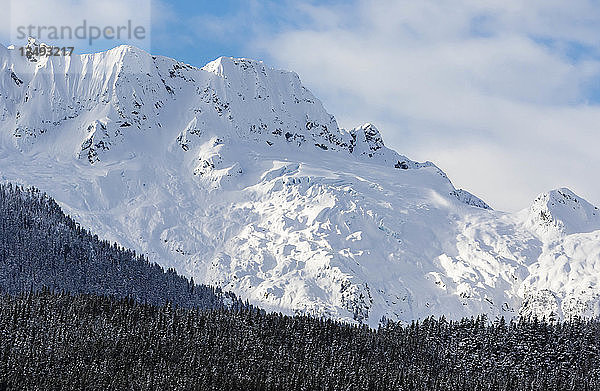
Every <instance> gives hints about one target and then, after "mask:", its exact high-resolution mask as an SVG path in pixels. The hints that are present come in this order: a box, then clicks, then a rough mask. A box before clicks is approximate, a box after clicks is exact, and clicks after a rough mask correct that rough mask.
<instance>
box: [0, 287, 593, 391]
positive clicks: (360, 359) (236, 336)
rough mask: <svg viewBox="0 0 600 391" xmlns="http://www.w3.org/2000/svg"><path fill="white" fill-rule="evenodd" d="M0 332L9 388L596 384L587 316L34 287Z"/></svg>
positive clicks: (9, 308)
mask: <svg viewBox="0 0 600 391" xmlns="http://www.w3.org/2000/svg"><path fill="white" fill-rule="evenodd" d="M0 335H2V338H0V382H1V384H2V387H4V388H10V389H30V390H33V389H41V390H50V389H97V390H106V389H147V390H152V389H157V390H166V389H182V390H183V389H186V390H190V389H197V390H407V391H408V390H410V391H418V390H435V391H443V390H456V391H459V390H460V391H466V390H507V391H508V390H510V391H515V390H540V391H550V390H556V391H559V390H560V391H565V390H598V389H600V365H599V363H600V362H599V349H600V323H599V322H597V321H581V320H573V321H571V322H568V323H558V324H546V323H539V322H533V323H526V322H523V323H519V324H517V323H509V324H505V323H503V322H501V321H499V322H494V323H493V324H490V323H488V322H486V320H485V319H484V318H478V319H465V320H462V321H460V322H448V321H445V320H444V319H439V320H435V319H433V318H430V319H427V320H425V321H423V322H421V323H413V324H412V325H410V326H406V327H403V326H401V325H398V324H393V323H390V324H388V326H386V327H384V328H380V329H379V330H373V329H370V328H367V327H360V328H359V327H357V326H351V325H348V324H340V323H336V322H333V321H330V320H318V319H314V318H307V317H287V316H282V315H278V314H265V313H263V312H258V311H254V310H241V311H231V310H225V309H221V310H211V311H198V310H189V309H187V310H186V309H180V308H174V307H173V306H170V305H167V306H162V307H156V306H150V305H142V304H140V303H138V302H135V301H133V300H117V299H114V298H108V297H98V296H92V295H80V296H71V295H66V294H51V293H49V292H40V293H36V294H29V293H28V294H25V295H21V296H18V297H11V296H5V297H4V298H3V299H2V300H1V301H0ZM2 387H0V388H2Z"/></svg>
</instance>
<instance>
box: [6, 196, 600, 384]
mask: <svg viewBox="0 0 600 391" xmlns="http://www.w3.org/2000/svg"><path fill="white" fill-rule="evenodd" d="M0 289H2V290H3V291H4V292H5V294H4V295H1V296H0V390H3V389H19V390H21V389H28V390H29V389H30V390H36V389H37V390H51V389H61V390H62V389H75V390H81V389H86V390H87V389H89V390H108V389H118V390H123V389H125V390H127V389H135V390H138V389H143V390H146V389H149V390H152V389H156V390H165V389H182V390H188V389H197V390H345V391H350V390H407V391H408V390H410V391H413V390H414V391H429V390H436V391H438V390H439V391H444V390H449V391H450V390H452V391H469V390H473V391H474V390H489V391H500V390H507V391H508V390H511V391H512V390H528V391H533V390H540V391H546V390H548V391H559V390H560V391H563V390H564V391H570V390H586V391H587V390H600V356H599V355H600V322H598V321H583V320H578V319H575V320H572V321H570V322H566V323H552V324H548V323H545V322H537V321H533V322H521V323H513V322H511V323H509V324H506V323H505V322H504V320H499V321H496V322H494V323H490V322H488V321H487V320H486V319H485V318H484V317H480V318H477V319H464V320H462V321H460V322H448V321H446V320H445V319H443V318H442V319H439V320H436V319H433V318H430V319H426V320H424V321H422V322H420V323H419V322H415V323H413V324H411V325H410V326H401V325H399V324H395V323H393V322H385V321H384V322H383V323H384V324H385V326H383V327H381V328H380V329H379V330H372V329H369V328H367V327H357V326H352V325H348V324H341V323H336V322H334V321H331V320H320V319H314V318H308V317H299V316H296V317H288V316H283V315H280V314H266V313H264V311H259V310H256V309H254V308H252V307H251V306H248V305H243V304H242V303H241V302H240V301H239V300H237V299H236V298H235V297H234V296H233V295H229V296H228V295H226V294H224V293H222V292H220V291H219V290H215V289H213V288H210V287H206V286H197V285H195V284H194V283H193V282H192V281H188V280H187V279H185V278H183V277H181V276H178V275H177V274H176V273H175V272H174V271H173V270H169V271H167V272H166V273H165V272H164V270H163V269H162V268H160V267H159V266H157V265H154V264H150V263H148V262H147V261H146V260H145V259H144V258H143V257H140V256H136V254H135V253H133V252H131V251H129V250H125V249H122V248H119V247H118V246H116V245H111V244H110V243H108V242H105V241H100V240H98V238H97V237H96V236H92V235H91V234H90V233H88V232H87V231H85V230H83V229H81V228H80V227H79V226H78V225H77V224H76V223H75V222H74V221H73V220H71V219H70V218H69V217H67V216H65V215H64V214H63V213H62V211H61V210H60V208H59V207H58V205H57V204H56V203H55V202H54V201H53V200H52V199H50V198H49V197H47V196H45V195H43V194H41V193H39V192H38V191H36V190H24V189H22V188H17V187H13V186H10V185H8V186H2V185H0ZM53 292H54V293H53ZM57 292H60V293H57ZM66 292H69V293H66ZM77 293H79V295H74V294H77ZM223 300H227V301H229V302H231V303H232V304H231V305H230V306H226V305H224V304H223ZM165 302H167V304H165Z"/></svg>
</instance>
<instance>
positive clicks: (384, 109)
mask: <svg viewBox="0 0 600 391" xmlns="http://www.w3.org/2000/svg"><path fill="white" fill-rule="evenodd" d="M22 1H23V0H19V1H18V2H17V1H16V0H15V2H16V3H15V4H18V3H21V2H22ZM28 1H29V0H28ZM61 1H62V2H63V3H65V2H66V1H67V0H45V1H43V2H41V1H40V4H43V5H42V6H40V7H39V8H40V10H41V11H43V15H44V17H46V18H47V17H48V16H49V15H51V14H52V10H55V11H56V12H54V13H55V14H64V13H65V12H67V11H68V9H67V10H66V11H65V10H63V11H59V10H60V7H59V6H58V5H57V4H59V3H60V2H61ZM69 1H70V0H69ZM73 1H74V3H77V1H75V0H73ZM85 1H87V2H88V3H89V4H91V5H90V7H92V6H94V4H99V3H94V2H91V0H81V2H85ZM131 1H134V0H126V1H118V2H117V1H116V0H107V1H105V2H102V4H101V5H102V9H101V10H99V11H97V13H102V12H105V13H106V15H104V16H105V17H106V18H108V19H107V20H110V17H111V14H110V10H113V9H114V10H115V12H114V15H113V16H114V17H117V15H118V14H120V15H122V14H127V13H130V14H131V15H133V16H136V14H137V13H139V12H141V11H143V10H140V9H139V7H138V9H136V8H135V7H130V9H129V10H128V9H126V5H127V4H128V3H130V2H131ZM136 1H148V2H150V1H151V2H152V7H151V11H152V13H151V22H152V36H151V40H150V44H151V45H150V48H149V49H150V50H151V51H152V52H153V53H154V54H161V55H165V56H169V57H174V58H176V59H178V60H181V61H184V62H186V63H189V64H192V65H196V66H203V65H204V64H206V63H207V62H208V61H211V60H213V59H215V58H217V57H219V56H221V55H227V56H235V57H251V58H256V59H262V60H264V61H265V62H266V63H267V64H268V65H271V66H274V67H279V68H284V69H289V70H294V71H296V72H297V73H298V74H299V75H300V77H301V79H302V81H303V83H304V84H305V85H306V86H307V87H308V88H309V89H311V90H312V91H313V93H314V94H315V95H316V96H317V97H319V98H320V99H321V101H323V103H324V105H325V107H326V108H327V109H328V110H329V111H330V112H331V113H332V114H334V115H335V116H336V118H337V119H338V122H339V123H340V125H341V126H343V127H345V128H351V127H354V126H358V125H360V124H361V123H364V122H372V123H374V124H375V125H376V126H378V128H379V129H380V131H381V132H382V134H383V136H384V140H385V141H386V144H387V145H388V146H390V147H392V148H394V149H396V150H398V151H399V152H400V153H403V154H406V155H408V156H409V157H411V158H414V159H418V160H431V161H434V162H435V163H436V164H438V165H439V166H440V167H441V168H442V169H443V170H444V171H446V172H447V173H448V174H449V176H450V177H451V179H452V180H453V182H454V183H455V185H457V186H458V187H463V188H466V189H468V190H469V191H471V192H473V193H475V194H476V195H478V196H481V197H482V198H483V199H484V200H486V201H487V202H488V203H490V204H491V205H492V206H494V207H495V208H498V209H503V210H518V209H521V208H525V207H527V206H528V205H529V203H530V202H531V201H532V200H533V199H534V198H535V196H536V195H537V194H538V193H541V192H544V191H547V190H550V189H552V188H557V187H561V186H566V187H569V188H571V189H572V190H573V191H574V192H576V193H578V194H579V195H581V196H583V197H585V198H587V199H588V200H589V201H590V202H592V203H594V204H596V205H600V181H599V180H598V177H599V173H600V154H599V153H598V152H597V150H598V148H599V144H600V1H598V0H574V1H569V2H567V1H564V0H529V1H527V2H524V1H521V0H419V1H413V0H353V1H333V0H331V1H301V0H298V1H290V0H282V1H269V0H264V1H254V0H225V1H219V2H215V1H177V2H175V1H173V2H168V1H165V0H136ZM0 2H7V0H0ZM50 2H53V4H54V5H53V6H49V5H48V4H50ZM110 2H112V3H111V4H112V5H109V3H110ZM9 3H10V2H9ZM113 3H114V4H113ZM70 4H71V3H70ZM71 5H72V4H71ZM44 7H46V8H44ZM119 7H120V8H119ZM123 7H125V8H123ZM117 9H118V13H117V11H116V10H117ZM2 17H3V16H0V23H1V22H4V23H3V24H0V37H1V38H2V41H3V42H5V43H9V42H8V38H7V32H6V31H5V29H4V30H2V28H1V26H2V25H4V26H7V25H10V23H7V21H6V20H4V21H3V20H1V19H2ZM4 18H5V19H6V15H4ZM71 18H73V15H71Z"/></svg>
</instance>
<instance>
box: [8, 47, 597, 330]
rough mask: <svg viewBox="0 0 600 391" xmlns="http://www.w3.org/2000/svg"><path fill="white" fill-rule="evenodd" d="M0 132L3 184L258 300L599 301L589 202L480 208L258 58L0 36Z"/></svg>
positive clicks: (373, 314)
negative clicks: (348, 124) (55, 50)
mask: <svg viewBox="0 0 600 391" xmlns="http://www.w3.org/2000/svg"><path fill="white" fill-rule="evenodd" d="M29 44H30V45H36V44H38V43H36V42H30V43H29ZM0 140H1V141H0V142H1V148H0V173H1V175H2V179H3V180H10V181H17V182H20V183H24V184H31V185H36V186H38V187H40V188H42V189H45V190H47V191H48V192H49V194H50V195H51V196H53V197H54V198H56V199H57V201H58V202H60V203H61V205H62V206H63V207H64V208H65V209H66V210H67V211H68V212H69V213H71V214H72V215H74V216H75V217H76V219H77V220H79V221H81V222H82V223H83V224H85V225H86V226H88V227H89V228H91V229H93V230H94V231H95V232H99V233H101V234H102V235H103V236H104V237H105V238H107V239H111V240H117V241H119V242H120V243H121V244H123V245H125V246H128V247H131V248H134V249H138V250H139V251H142V252H144V253H147V254H148V255H149V256H150V257H151V258H152V259H153V260H157V261H159V262H162V263H163V264H164V266H173V267H175V268H176V269H177V270H178V271H180V272H181V273H184V274H187V275H189V276H193V277H194V279H195V281H197V282H203V283H209V284H217V285H219V286H222V287H225V288H226V289H230V290H233V291H234V292H235V293H237V294H239V295H240V296H241V297H243V298H248V299H250V300H251V301H252V302H254V303H257V304H260V305H261V306H263V307H265V308H267V309H273V310H278V311H285V312H305V313H311V314H317V315H325V316H330V317H333V318H337V319H346V320H353V321H358V322H364V323H368V324H370V325H377V323H378V322H379V320H380V319H381V317H382V316H386V317H388V318H392V319H400V320H406V321H408V320H410V319H414V318H419V317H424V316H427V315H431V314H433V315H442V314H444V315H446V316H449V317H453V318H456V317H460V316H465V315H471V314H478V313H481V312H486V313H488V314H490V315H491V316H497V315H504V316H508V317H511V316H515V315H518V314H519V312H520V313H521V314H523V315H532V314H536V315H539V316H550V314H551V313H553V316H556V317H560V316H571V315H573V314H585V315H597V314H600V308H599V304H598V303H599V302H600V300H599V297H598V292H599V290H598V283H599V282H598V276H599V275H600V272H599V270H600V269H599V268H600V224H598V211H597V209H595V208H594V207H593V206H591V205H589V204H588V203H587V202H585V201H584V200H582V199H580V198H579V197H577V196H576V195H575V194H573V193H571V192H570V191H568V190H567V189H560V190H556V191H552V192H550V193H548V194H545V195H542V196H540V197H539V198H538V199H537V200H536V201H535V202H534V204H533V205H532V207H531V208H529V209H527V210H524V211H523V212H521V213H519V214H507V213H502V212H496V211H492V210H491V209H490V208H489V207H488V206H487V205H486V204H485V203H484V202H483V201H482V200H480V199H478V198H477V197H475V196H473V195H472V194H470V193H468V192H466V191H464V190H460V189H455V188H454V186H452V183H451V182H450V181H449V179H448V178H447V177H446V175H445V174H444V173H443V172H442V171H441V170H440V169H439V168H437V167H436V166H435V165H434V164H432V163H430V162H425V163H418V162H415V161H412V160H410V159H408V158H407V157H405V156H402V155H400V154H398V153H397V152H395V151H393V150H390V149H389V148H387V147H386V146H385V144H384V142H383V140H382V138H381V135H380V133H379V131H378V130H377V128H376V127H375V126H373V125H372V124H365V125H363V126H360V127H357V128H355V129H352V130H351V131H346V130H343V129H340V128H339V127H338V125H337V123H336V121H335V118H334V117H333V116H332V115H330V114H328V113H327V112H326V111H325V109H324V108H323V106H322V104H321V103H320V102H319V100H318V99H316V98H315V97H314V96H313V95H312V94H311V93H310V92H309V91H308V90H307V89H306V88H304V87H303V86H302V84H301V82H300V79H299V78H298V76H297V75H296V74H295V73H292V72H286V71H280V70H275V69H271V68H268V67H267V66H265V65H264V64H263V63H261V62H257V61H253V60H247V59H233V58H219V59H217V60H215V61H213V62H211V63H210V64H208V65H206V66H205V67H204V68H201V69H198V68H194V67H191V66H189V65H186V64H182V63H180V62H177V61H175V60H172V59H168V58H163V57H155V56H151V55H149V54H147V53H145V52H143V51H141V50H139V49H136V48H133V47H127V46H121V47H117V48H115V49H112V50H109V51H107V52H104V53H97V54H91V55H82V56H73V57H71V58H66V59H65V58H49V59H46V58H44V59H37V58H30V59H27V58H23V57H21V56H20V54H19V53H18V51H15V50H11V49H6V48H4V47H0Z"/></svg>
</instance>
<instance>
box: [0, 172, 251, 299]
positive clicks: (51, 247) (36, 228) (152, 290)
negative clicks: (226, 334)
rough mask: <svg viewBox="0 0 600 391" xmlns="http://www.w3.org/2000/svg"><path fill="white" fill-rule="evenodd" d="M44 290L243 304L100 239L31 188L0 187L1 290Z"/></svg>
mask: <svg viewBox="0 0 600 391" xmlns="http://www.w3.org/2000/svg"><path fill="white" fill-rule="evenodd" d="M42 288H48V289H50V290H53V291H67V292H72V293H93V294H97V295H112V296H115V297H120V298H125V297H129V298H134V299H136V300H138V301H140V302H146V303H151V304H158V305H162V304H164V303H165V302H166V301H170V302H171V303H173V304H178V305H181V306H185V307H201V308H219V307H221V306H223V304H224V301H225V304H227V305H234V306H239V305H242V303H241V302H239V300H237V299H236V298H235V296H234V295H232V294H230V293H223V292H221V291H220V290H219V289H215V288H212V287H208V286H203V285H196V284H194V282H193V280H191V281H190V280H188V279H186V278H184V277H182V276H180V275H178V274H177V273H176V272H175V270H173V269H169V270H167V271H166V272H165V271H164V270H163V269H162V267H160V266H159V265H157V264H154V263H149V262H148V261H147V260H146V259H145V258H144V257H143V256H140V255H136V254H135V252H132V251H130V250H127V249H124V248H121V247H119V246H117V245H116V244H111V243H109V242H106V241H102V240H99V239H98V237H97V236H96V235H92V234H91V233H90V232H88V231H86V230H85V229H82V228H81V227H80V226H79V225H78V224H77V223H76V222H75V221H73V220H72V219H71V218H70V217H68V216H66V215H65V214H64V213H63V212H62V210H61V209H60V207H59V206H58V205H57V204H56V202H55V201H54V200H53V199H51V198H50V197H48V196H47V195H45V194H43V193H41V192H40V191H39V190H37V189H34V188H27V189H24V188H22V187H18V186H13V185H10V184H9V185H0V291H3V292H5V293H10V294H16V293H19V292H24V291H30V290H34V291H37V290H40V289H42Z"/></svg>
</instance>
